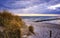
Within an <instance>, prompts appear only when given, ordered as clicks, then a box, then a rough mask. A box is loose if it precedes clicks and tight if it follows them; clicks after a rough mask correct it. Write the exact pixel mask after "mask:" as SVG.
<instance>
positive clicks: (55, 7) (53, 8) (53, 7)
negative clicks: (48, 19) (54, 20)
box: [48, 4, 60, 10]
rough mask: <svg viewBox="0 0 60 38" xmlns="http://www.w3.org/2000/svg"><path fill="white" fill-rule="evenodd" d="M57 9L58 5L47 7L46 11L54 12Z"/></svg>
mask: <svg viewBox="0 0 60 38" xmlns="http://www.w3.org/2000/svg"><path fill="white" fill-rule="evenodd" d="M58 7H60V4H56V5H53V6H49V7H48V9H50V10H56V9H57V8H58Z"/></svg>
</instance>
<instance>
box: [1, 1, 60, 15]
mask: <svg viewBox="0 0 60 38" xmlns="http://www.w3.org/2000/svg"><path fill="white" fill-rule="evenodd" d="M0 10H8V11H10V12H12V13H15V14H60V1H59V0H0Z"/></svg>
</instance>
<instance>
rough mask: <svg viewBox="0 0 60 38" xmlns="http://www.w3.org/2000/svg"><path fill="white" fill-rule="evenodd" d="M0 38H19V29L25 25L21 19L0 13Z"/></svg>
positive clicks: (6, 13) (4, 12)
mask: <svg viewBox="0 0 60 38" xmlns="http://www.w3.org/2000/svg"><path fill="white" fill-rule="evenodd" d="M0 27H2V28H3V29H2V31H1V30H0V38H21V28H25V27H26V25H25V23H24V22H23V21H22V19H21V18H20V17H18V16H16V15H13V14H11V13H9V12H7V11H3V12H0Z"/></svg>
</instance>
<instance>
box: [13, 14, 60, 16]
mask: <svg viewBox="0 0 60 38" xmlns="http://www.w3.org/2000/svg"><path fill="white" fill-rule="evenodd" d="M14 15H17V16H60V14H14Z"/></svg>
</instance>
